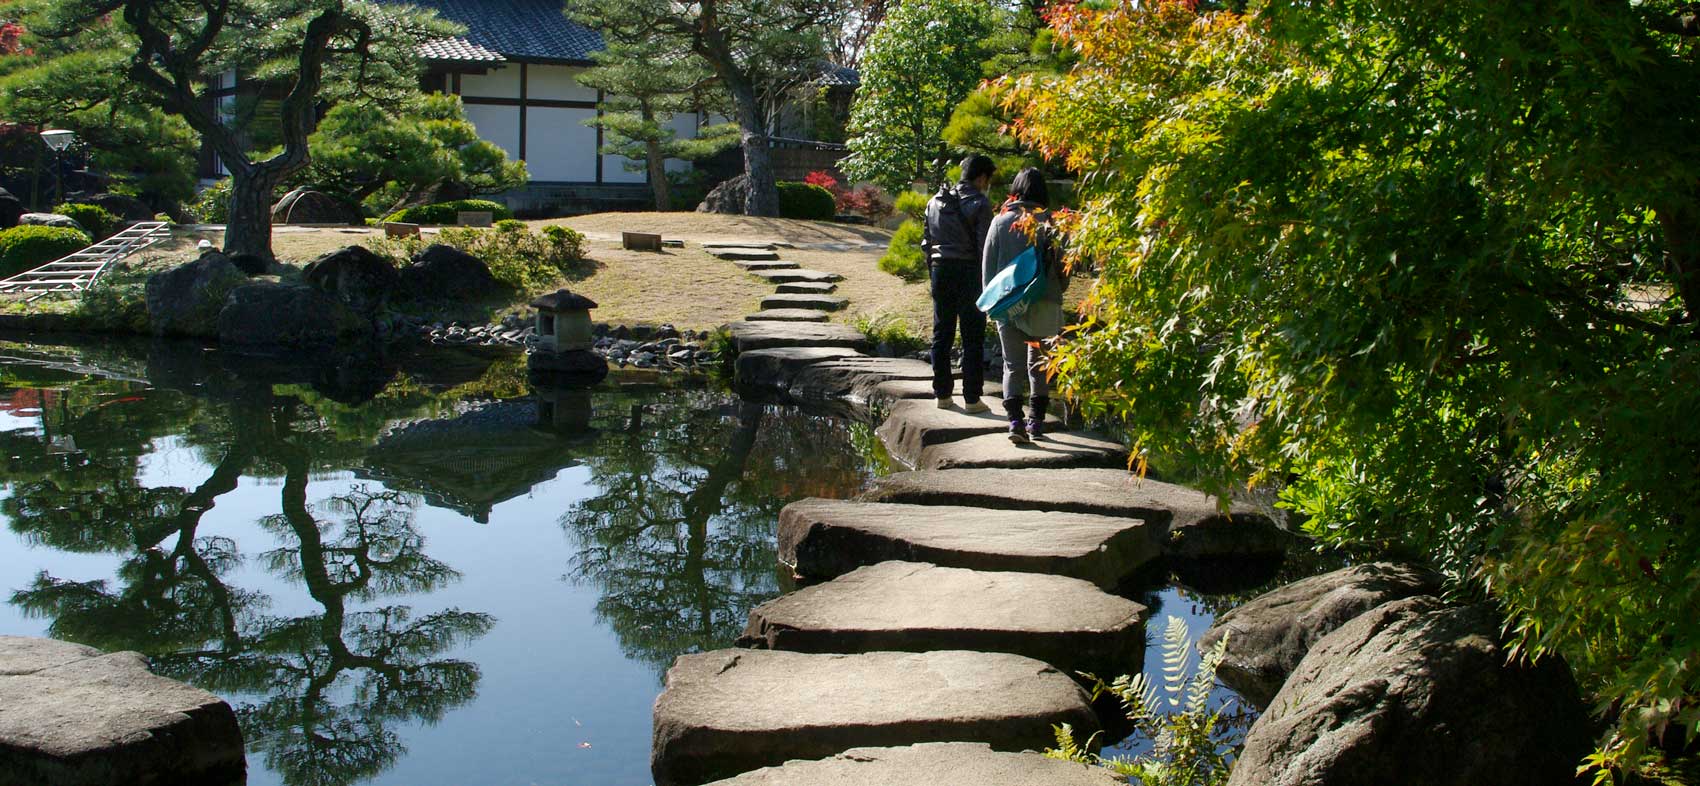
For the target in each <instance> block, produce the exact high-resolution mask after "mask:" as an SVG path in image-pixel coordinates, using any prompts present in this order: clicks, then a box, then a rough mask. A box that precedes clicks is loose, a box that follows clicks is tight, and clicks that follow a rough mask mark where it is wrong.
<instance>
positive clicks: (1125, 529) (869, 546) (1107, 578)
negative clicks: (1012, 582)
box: [779, 499, 1161, 588]
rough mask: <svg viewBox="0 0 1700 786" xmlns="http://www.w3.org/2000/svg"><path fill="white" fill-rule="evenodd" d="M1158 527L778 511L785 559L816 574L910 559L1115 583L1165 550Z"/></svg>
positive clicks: (820, 503)
mask: <svg viewBox="0 0 1700 786" xmlns="http://www.w3.org/2000/svg"><path fill="white" fill-rule="evenodd" d="M1160 535H1161V527H1160V526H1157V525H1153V524H1151V523H1149V522H1146V521H1142V520H1140V519H1132V518H1115V517H1110V516H1090V515H1085V514H1081V513H1054V512H1034V511H1005V510H983V509H980V508H959V507H951V506H935V505H893V504H884V503H872V502H849V501H845V500H828V499H805V500H799V501H797V502H793V503H791V504H789V505H786V506H785V508H784V509H783V510H781V511H780V512H779V561H780V562H781V563H783V564H785V565H787V566H789V567H790V568H791V569H792V570H793V571H794V572H796V574H797V575H798V576H800V577H802V578H805V579H808V580H810V581H822V580H826V579H832V578H836V577H838V576H842V575H844V574H846V573H849V572H850V571H852V570H855V569H857V568H859V567H862V566H864V565H874V564H878V563H881V562H886V561H888V560H904V561H909V562H929V563H932V564H935V565H943V566H946V567H952V568H971V569H974V570H986V571H1017V572H1022V573H1045V574H1051V575H1056V576H1071V577H1073V578H1077V579H1082V580H1085V581H1090V582H1092V583H1093V584H1096V585H1098V586H1100V587H1105V588H1114V587H1117V586H1120V585H1122V584H1123V583H1125V582H1126V581H1127V580H1129V579H1130V578H1132V577H1134V576H1135V575H1137V574H1138V573H1139V572H1140V569H1141V568H1144V567H1145V566H1146V565H1148V564H1150V563H1151V562H1152V561H1153V560H1156V559H1157V557H1158V556H1160V551H1159V545H1158V543H1159V540H1160Z"/></svg>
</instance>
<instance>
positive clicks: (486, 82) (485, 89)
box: [460, 65, 519, 98]
mask: <svg viewBox="0 0 1700 786" xmlns="http://www.w3.org/2000/svg"><path fill="white" fill-rule="evenodd" d="M460 94H461V95H463V96H477V97H480V98H519V66H517V65H507V66H503V67H501V68H499V69H496V70H494V71H491V72H489V73H487V74H464V75H462V76H461V78H460Z"/></svg>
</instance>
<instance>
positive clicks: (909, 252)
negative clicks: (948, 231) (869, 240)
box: [879, 218, 927, 281]
mask: <svg viewBox="0 0 1700 786" xmlns="http://www.w3.org/2000/svg"><path fill="white" fill-rule="evenodd" d="M925 232H926V227H924V226H922V224H921V222H920V221H918V220H916V219H913V218H911V219H907V220H905V221H904V222H903V224H902V225H900V226H898V227H897V231H896V232H893V233H892V234H891V245H889V246H887V247H886V249H885V254H884V255H883V256H881V257H880V261H879V268H880V270H883V271H885V272H887V273H890V274H892V275H894V276H897V277H898V278H901V279H903V280H904V281H924V280H926V278H927V257H926V254H923V253H922V252H921V238H922V236H923V234H924V233H925Z"/></svg>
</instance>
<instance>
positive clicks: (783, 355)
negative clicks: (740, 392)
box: [734, 347, 867, 391]
mask: <svg viewBox="0 0 1700 786" xmlns="http://www.w3.org/2000/svg"><path fill="white" fill-rule="evenodd" d="M845 357H856V358H861V357H867V356H866V355H863V354H862V353H860V352H857V351H856V350H853V349H845V348H843V347H775V348H772V349H752V350H749V351H747V352H742V353H739V355H738V360H737V364H736V367H735V374H734V379H735V380H736V381H737V383H738V386H739V387H740V388H746V389H749V388H766V389H774V390H779V391H783V390H784V389H785V388H786V387H787V386H789V385H790V384H791V378H792V377H793V376H796V374H797V373H798V372H799V371H801V370H803V369H804V368H807V367H808V366H811V365H813V364H815V363H821V362H824V361H827V360H833V359H837V358H845Z"/></svg>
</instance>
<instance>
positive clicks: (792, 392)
mask: <svg viewBox="0 0 1700 786" xmlns="http://www.w3.org/2000/svg"><path fill="white" fill-rule="evenodd" d="M892 380H909V381H914V382H921V383H924V384H925V385H926V386H927V400H928V403H929V404H930V403H931V402H932V384H933V367H932V365H931V364H929V363H927V362H925V361H921V360H915V359H913V358H881V357H853V358H836V359H833V360H828V361H826V362H823V363H815V364H813V365H810V366H808V367H807V368H804V369H802V370H800V371H798V372H797V374H796V375H794V376H793V377H792V378H791V382H790V385H789V386H788V387H787V388H786V393H787V394H788V395H789V396H790V397H791V399H792V400H794V401H823V400H830V399H843V400H845V401H848V402H851V403H855V404H867V403H869V391H871V390H872V389H873V388H875V387H877V386H879V385H880V384H882V383H885V382H889V381H892Z"/></svg>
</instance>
